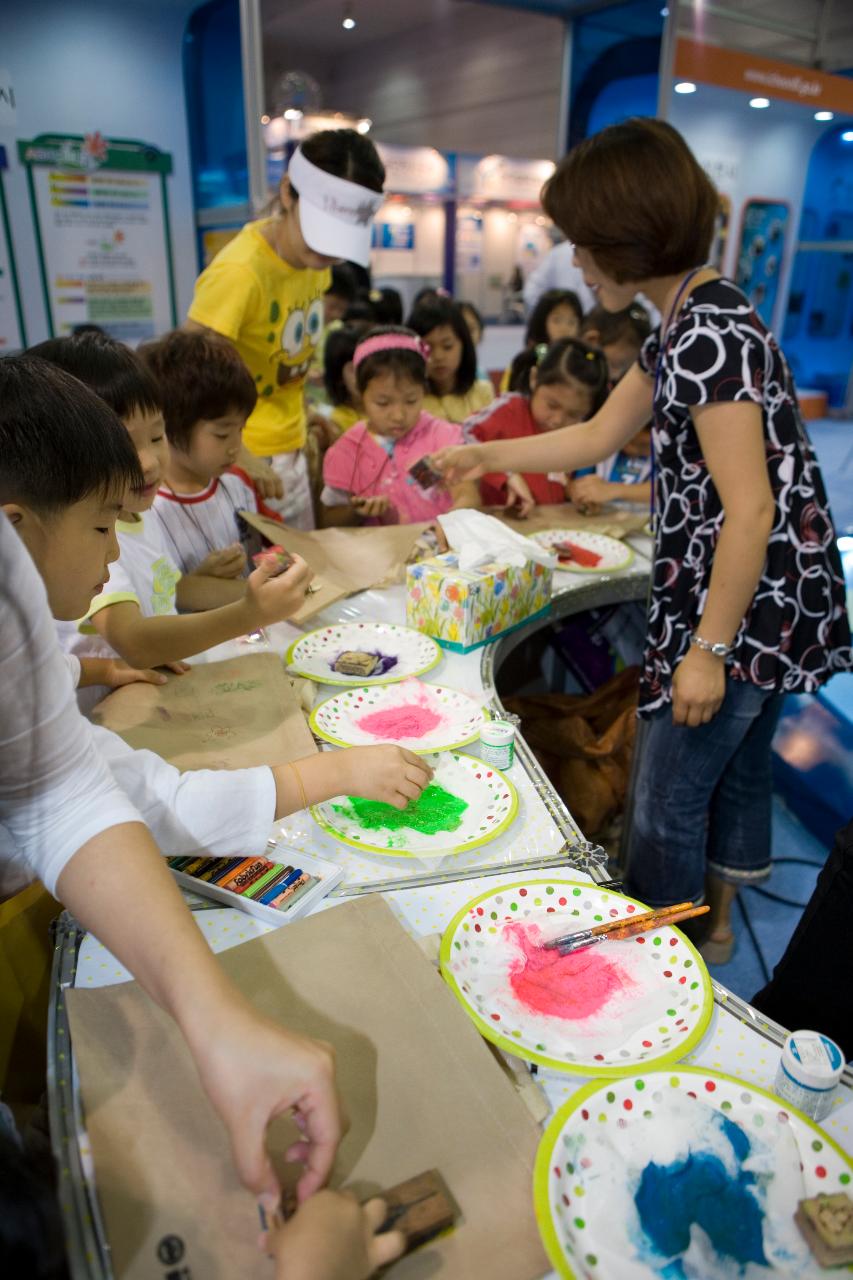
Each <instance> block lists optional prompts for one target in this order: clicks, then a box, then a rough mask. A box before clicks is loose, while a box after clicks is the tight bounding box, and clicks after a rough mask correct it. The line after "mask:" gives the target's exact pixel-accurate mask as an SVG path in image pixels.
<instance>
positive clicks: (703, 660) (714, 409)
mask: <svg viewBox="0 0 853 1280" xmlns="http://www.w3.org/2000/svg"><path fill="white" fill-rule="evenodd" d="M692 415H693V421H694V423H695V425H696V434H697V435H698V437H699V444H700V446H701V448H702V453H703V456H704V458H705V462H706V464H707V466H708V470H709V472H710V474H711V479H712V480H713V482H714V485H715V487H716V490H717V492H718V494H719V495H720V501H721V503H722V505H723V510H724V513H725V514H724V519H723V526H722V529H721V531H720V537H719V541H718V543H717V549H716V551H715V553H714V563H713V567H712V569H711V580H710V584H709V587H708V595H707V598H706V601H705V608H704V610H703V612H702V617H701V618H700V619H699V620H698V622H697V624H696V634H697V635H699V636H701V637H702V639H703V640H708V641H710V643H712V644H727V645H729V644H731V643H732V641H733V640H734V638H735V636H736V635H737V632H738V630H739V628H740V625H741V622H742V621H743V618H744V615H745V614H746V613H747V611H748V609H749V607H750V605H751V603H752V599H753V596H754V595H755V589H756V587H757V585H758V581H759V579H760V577H761V571H762V569H763V567H764V561H765V558H766V555H767V541H768V538H769V537H770V531H771V529H772V528H773V520H774V517H775V510H776V504H775V501H774V498H773V493H772V490H771V488H770V480H769V477H768V475H767V461H766V457H765V449H764V431H763V425H762V415H761V409H760V407H759V406H758V405H756V404H750V403H745V402H739V403H737V404H732V403H729V404H711V405H704V406H701V407H700V408H697V409H693V410H692ZM724 695H725V663H724V661H723V659H722V658H717V657H715V656H714V655H713V654H711V653H704V652H703V651H702V650H701V649H697V648H695V647H691V648H690V649H689V650H688V652H687V654H686V655H685V657H684V658H683V659H682V661H681V663H680V664H679V666H678V667H677V669H676V671H675V674H674V676H673V681H672V715H673V720H674V721H675V723H676V724H685V725H691V726H694V725H698V724H705V723H707V721H709V720H711V719H713V717H714V716H715V715H716V713H717V712H718V711H719V709H720V705H721V703H722V701H723V697H724Z"/></svg>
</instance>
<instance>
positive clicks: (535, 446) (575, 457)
mask: <svg viewBox="0 0 853 1280" xmlns="http://www.w3.org/2000/svg"><path fill="white" fill-rule="evenodd" d="M653 396H654V385H653V383H652V380H651V378H650V377H648V376H647V375H646V374H645V373H643V371H642V370H641V369H640V367H639V365H634V366H633V368H631V369H629V370H628V372H627V373H626V374H625V376H624V378H623V379H622V380H621V382H619V383H617V385H616V386H615V387H614V389H613V390H612V391H611V393H610V395H609V396H608V397H607V399H606V400H605V402H604V404H603V406H602V408H601V409H599V411H598V413H597V414H595V416H594V417H592V418H590V419H589V421H587V422H580V423H578V424H577V425H576V426H573V427H563V428H562V429H561V430H560V431H543V432H542V433H541V434H540V435H535V436H524V437H521V438H518V439H513V440H492V441H490V442H489V443H488V444H469V445H462V446H460V447H458V448H450V449H442V450H440V451H439V452H438V453H434V454H433V455H432V458H431V461H432V462H433V463H434V465H435V466H436V467H437V468H438V469H439V470H442V471H444V472H446V479H447V481H448V483H450V484H456V483H458V482H459V481H460V480H475V479H477V478H478V477H479V476H482V475H486V474H488V473H489V472H492V471H537V472H548V471H578V470H580V468H581V467H588V466H592V465H594V464H595V463H596V462H601V461H602V460H603V459H604V458H609V457H610V455H611V454H612V453H618V451H619V450H620V449H621V448H622V446H623V445H624V444H625V443H626V442H627V441H628V440H630V439H631V437H632V436H634V435H636V434H637V432H638V431H639V430H640V428H641V427H643V426H645V424H646V423H647V422H648V420H649V418H650V417H651V415H652V399H653Z"/></svg>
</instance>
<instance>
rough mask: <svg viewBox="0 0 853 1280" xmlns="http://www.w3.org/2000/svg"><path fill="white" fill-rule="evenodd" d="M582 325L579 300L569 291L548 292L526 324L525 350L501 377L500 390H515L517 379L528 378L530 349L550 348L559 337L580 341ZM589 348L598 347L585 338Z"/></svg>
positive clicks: (517, 387)
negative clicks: (590, 346) (578, 339)
mask: <svg viewBox="0 0 853 1280" xmlns="http://www.w3.org/2000/svg"><path fill="white" fill-rule="evenodd" d="M582 324H583V307H582V306H581V302H580V298H579V297H578V295H577V294H576V293H573V292H572V291H571V289H547V290H546V291H545V293H543V294H542V297H541V298H540V299H539V301H538V302H537V303H536V306H535V307H534V308H533V310H532V311H531V313H530V316H529V318H528V321H527V330H526V332H525V334H524V350H523V351H520V352H519V353H518V355H517V356H516V357H515V358H514V360H513V361H512V364H511V365H510V366H509V368H508V369H505V370H504V374H503V377H502V378H501V391H518V390H519V389H520V388H519V385H518V382H519V377H521V378H522V379H524V378H525V377H526V376H527V353H528V352H529V351H530V350H531V348H533V347H541V346H543V345H544V346H550V345H551V344H552V343H554V342H559V341H560V339H561V338H579V337H581V336H585V335H583V334H582V332H581V326H582ZM587 341H589V342H590V343H591V345H592V346H596V345H597V344H596V343H594V342H592V339H587Z"/></svg>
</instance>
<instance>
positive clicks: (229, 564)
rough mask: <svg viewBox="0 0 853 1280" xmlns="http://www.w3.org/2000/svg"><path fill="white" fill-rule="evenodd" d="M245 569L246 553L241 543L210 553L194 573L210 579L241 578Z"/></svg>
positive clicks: (234, 543) (233, 543)
mask: <svg viewBox="0 0 853 1280" xmlns="http://www.w3.org/2000/svg"><path fill="white" fill-rule="evenodd" d="M245 568H246V553H245V551H244V550H243V548H242V547H241V545H240V543H239V542H232V544H231V546H230V547H222V548H221V549H220V550H218V551H210V552H208V554H207V555H206V556H205V557H204V559H203V560H202V562H201V564H199V565H196V567H195V569H193V573H197V574H203V575H205V576H206V577H209V578H239V577H240V575H241V574H242V573H243V571H244V570H245Z"/></svg>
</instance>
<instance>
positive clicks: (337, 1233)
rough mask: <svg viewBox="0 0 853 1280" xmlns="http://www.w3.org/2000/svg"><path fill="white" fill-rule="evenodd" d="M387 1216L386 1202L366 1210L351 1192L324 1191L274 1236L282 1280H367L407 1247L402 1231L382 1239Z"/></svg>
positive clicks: (388, 1233)
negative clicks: (383, 1225)
mask: <svg viewBox="0 0 853 1280" xmlns="http://www.w3.org/2000/svg"><path fill="white" fill-rule="evenodd" d="M386 1213H387V1209H386V1205H385V1201H384V1200H368V1202H367V1204H364V1205H361V1204H359V1203H358V1201H357V1200H356V1199H355V1198H354V1197H353V1196H352V1195H350V1194H349V1192H346V1191H319V1192H318V1193H317V1195H315V1196H312V1197H311V1199H310V1200H309V1201H307V1203H306V1204H303V1205H301V1206H300V1208H299V1209H297V1211H296V1213H295V1214H294V1215H293V1217H292V1218H291V1219H290V1220H289V1221H288V1222H286V1223H285V1224H284V1225H283V1226H278V1227H276V1228H274V1229H273V1230H271V1231H270V1232H269V1235H268V1237H267V1248H268V1249H269V1250H270V1251H271V1252H272V1253H273V1255H274V1257H275V1261H276V1277H277V1280H367V1277H368V1276H372V1275H373V1273H374V1272H375V1271H376V1270H377V1268H378V1267H384V1266H387V1264H388V1263H389V1262H393V1261H394V1259H395V1258H399V1257H400V1255H401V1254H402V1253H403V1251H404V1249H405V1247H406V1238H405V1236H404V1234H403V1232H402V1231H384V1232H383V1233H382V1234H381V1235H378V1234H377V1232H378V1230H379V1228H380V1227H381V1226H382V1223H383V1222H384V1221H385V1217H386Z"/></svg>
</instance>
